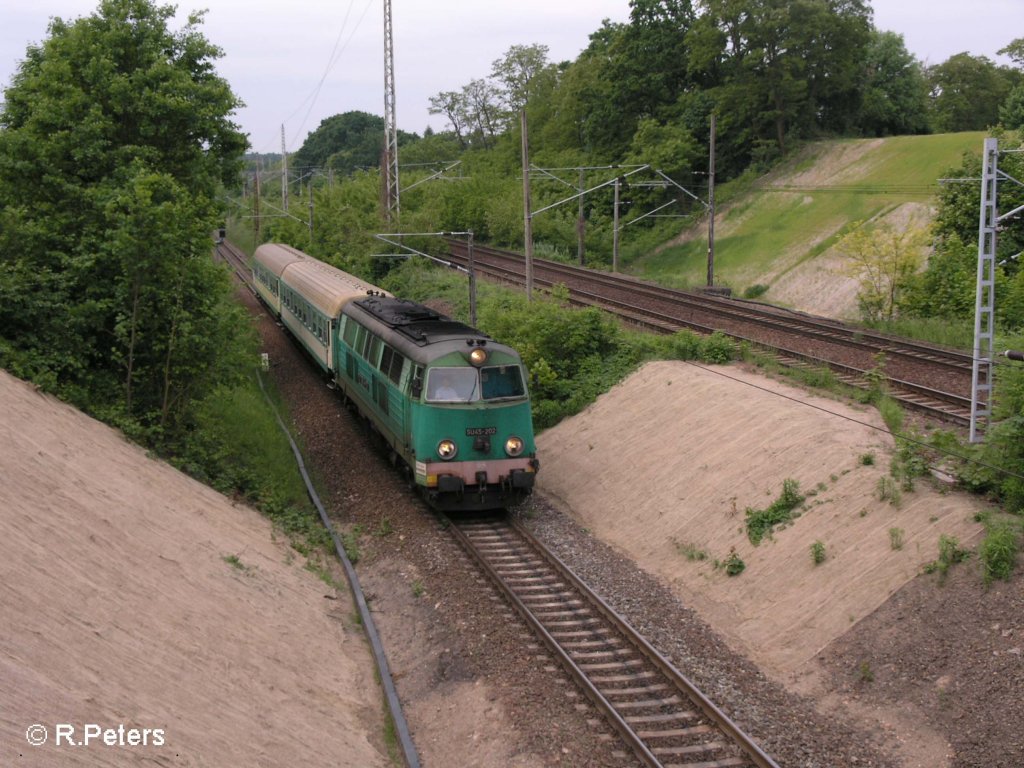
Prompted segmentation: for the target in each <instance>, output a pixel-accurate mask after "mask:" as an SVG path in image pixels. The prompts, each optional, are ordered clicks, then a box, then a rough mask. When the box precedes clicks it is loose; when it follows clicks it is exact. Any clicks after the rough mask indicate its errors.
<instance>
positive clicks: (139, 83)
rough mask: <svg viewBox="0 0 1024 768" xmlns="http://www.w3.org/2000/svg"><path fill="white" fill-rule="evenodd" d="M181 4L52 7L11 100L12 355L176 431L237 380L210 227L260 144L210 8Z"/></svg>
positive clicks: (7, 324)
mask: <svg viewBox="0 0 1024 768" xmlns="http://www.w3.org/2000/svg"><path fill="white" fill-rule="evenodd" d="M174 10H175V9H174V8H173V7H170V6H155V5H152V4H151V3H150V2H147V0H103V1H102V2H101V3H100V6H99V9H98V11H97V12H96V13H95V14H94V15H92V16H88V17H85V18H81V19H78V20H76V21H74V22H66V21H63V20H61V19H54V20H53V21H52V22H51V24H50V28H49V37H48V38H47V39H46V40H45V41H44V42H43V43H42V44H40V45H38V46H32V47H30V48H29V49H28V51H27V53H26V57H25V59H24V61H23V62H22V63H21V65H20V67H19V70H18V72H17V73H16V74H15V76H14V78H13V81H12V84H11V86H10V87H9V88H7V89H6V91H5V97H6V101H5V103H4V105H3V108H2V111H0V126H2V128H3V130H0V208H2V210H3V214H2V216H3V228H2V234H0V246H2V247H0V297H3V298H4V299H9V301H8V300H5V301H3V302H2V304H0V363H2V364H3V365H4V366H5V367H8V368H11V369H13V370H15V371H16V372H19V373H21V374H22V375H29V376H33V377H35V378H37V380H39V381H42V382H43V383H45V384H46V385H47V386H49V387H52V388H54V389H56V390H58V391H59V392H60V393H61V394H62V395H64V396H66V397H68V398H69V399H71V400H73V401H74V402H76V403H77V404H79V405H82V406H85V407H88V408H90V410H92V411H93V412H96V413H100V414H102V415H106V416H107V417H109V418H113V419H115V420H118V421H119V422H121V423H124V424H126V425H127V424H134V425H136V426H137V427H140V428H142V429H149V430H155V433H161V434H165V435H172V434H173V433H175V432H176V431H178V430H180V429H182V428H185V427H186V426H187V413H188V411H189V408H190V405H191V403H192V402H194V401H195V400H196V399H198V398H201V397H202V396H203V395H204V394H205V393H206V392H208V391H210V390H211V389H212V388H214V387H216V386H218V384H219V383H220V382H222V381H224V380H225V377H227V376H229V375H230V374H229V373H228V372H227V371H226V369H225V368H223V367H222V366H221V365H220V363H219V362H218V361H222V360H226V359H229V358H230V352H231V350H232V349H234V348H235V347H234V346H233V345H232V343H231V341H230V334H231V333H232V332H233V329H232V328H231V325H232V322H231V319H230V310H229V309H226V307H227V306H229V305H228V303H227V297H228V291H229V290H230V282H229V281H228V280H227V277H226V275H225V274H224V271H223V270H222V269H220V268H217V267H215V266H214V265H213V264H212V261H211V259H210V258H209V255H210V248H211V242H210V240H211V238H210V233H211V232H212V231H213V230H214V229H215V228H216V227H217V226H218V225H219V223H220V222H221V221H222V218H223V210H222V204H221V203H219V202H218V199H219V194H218V193H219V190H220V188H221V185H222V184H223V183H225V182H231V183H234V181H235V178H236V176H237V173H238V171H239V169H240V167H241V163H240V160H241V155H242V152H243V150H244V149H245V146H246V139H245V136H244V135H242V134H241V133H240V132H239V131H238V129H237V126H235V125H234V124H233V123H232V122H231V121H230V119H229V117H230V115H231V113H232V112H233V111H234V110H235V109H236V108H237V107H239V106H240V105H241V102H240V101H239V100H238V99H237V98H236V97H235V96H234V94H232V92H231V90H230V88H229V86H228V84H227V83H226V82H225V81H224V80H223V79H221V78H220V77H218V76H217V74H216V73H215V71H214V67H213V62H214V60H215V59H216V58H218V57H219V56H220V55H221V52H220V50H219V49H218V48H216V47H214V46H213V45H211V44H210V43H209V42H208V41H207V40H206V39H205V38H204V37H203V36H202V35H201V34H200V33H199V31H198V26H199V24H200V22H201V20H202V15H201V14H193V15H191V16H190V17H189V18H188V21H187V22H186V24H185V26H184V27H183V29H182V30H181V31H179V32H171V31H170V30H169V29H168V27H167V22H168V20H169V19H171V18H172V17H173V16H174ZM155 433H154V434H155Z"/></svg>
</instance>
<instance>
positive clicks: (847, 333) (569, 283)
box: [448, 240, 971, 425]
mask: <svg viewBox="0 0 1024 768" xmlns="http://www.w3.org/2000/svg"><path fill="white" fill-rule="evenodd" d="M448 243H449V246H450V249H451V259H452V261H453V262H455V263H457V264H460V265H462V266H465V265H467V264H468V254H467V250H468V249H467V246H466V243H465V242H463V241H460V240H449V241H448ZM474 268H475V270H476V271H477V272H479V273H482V274H485V275H488V276H489V277H491V278H493V279H496V280H499V281H501V282H505V283H510V284H514V285H523V284H524V283H525V264H524V261H523V257H522V256H521V255H520V254H516V253H511V252H507V251H501V250H498V249H494V248H487V247H481V246H477V247H475V248H474ZM534 283H535V285H538V286H539V287H542V288H548V289H550V288H553V287H554V286H556V285H558V284H562V285H564V286H566V288H568V290H569V300H570V301H571V302H572V303H574V304H577V305H580V306H597V307H601V308H603V309H606V310H608V311H611V312H613V313H615V314H617V315H619V316H620V317H622V318H623V319H624V320H625V321H626V322H629V323H631V324H633V325H637V326H640V327H642V328H645V329H647V330H652V331H655V332H659V333H674V332H675V331H678V330H680V329H682V328H689V329H691V330H695V331H697V332H699V333H711V332H713V331H720V332H723V333H725V334H726V335H728V336H730V337H732V338H733V339H735V340H736V341H738V342H743V343H746V344H749V345H751V346H754V347H757V348H760V349H763V350H765V351H767V352H768V353H769V354H771V355H772V356H773V357H774V358H775V359H776V360H777V361H778V362H779V363H780V364H781V365H785V366H787V367H827V368H829V369H831V370H833V371H834V372H835V374H836V376H837V378H838V379H839V380H840V381H842V382H843V383H845V384H847V385H849V386H851V387H854V388H857V389H865V390H867V389H870V388H871V387H872V386H873V383H872V382H873V380H874V379H875V378H877V377H876V376H875V371H876V370H878V368H879V367H880V366H882V369H883V371H884V373H885V375H886V381H887V383H888V386H889V388H890V392H891V395H892V396H893V397H894V398H895V399H897V400H898V401H900V402H901V403H903V404H904V405H905V406H906V407H908V408H911V409H914V410H917V411H920V412H923V413H927V414H928V415H929V416H932V417H934V418H939V419H942V420H945V421H948V422H951V423H954V424H958V425H966V424H968V423H969V421H970V411H971V401H970V397H969V392H970V376H971V356H970V355H969V354H966V353H964V352H961V351H959V350H953V349H947V348H944V347H939V346H936V345H929V344H923V343H920V342H914V341H912V340H905V339H898V338H895V337H891V336H887V335H885V334H880V333H875V332H872V331H867V330H864V329H858V328H852V327H849V326H846V325H844V324H842V323H838V322H836V321H832V320H828V319H825V318H816V317H811V316H808V315H803V314H801V313H794V312H789V311H787V310H781V309H778V308H774V307H768V306H766V305H761V304H758V303H756V302H750V301H744V300H737V299H726V298H721V297H717V296H711V295H705V294H699V293H692V292H686V291H679V290H674V289H669V288H661V287H659V286H654V285H650V284H648V283H644V282H642V281H639V280H636V279H635V278H630V277H625V276H622V275H611V274H607V273H602V272H595V271H593V270H588V269H582V268H580V267H574V266H571V265H566V264H560V263H558V262H551V261H545V260H535V261H534ZM880 361H881V362H880Z"/></svg>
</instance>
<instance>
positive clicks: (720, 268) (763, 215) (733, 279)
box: [630, 132, 985, 298]
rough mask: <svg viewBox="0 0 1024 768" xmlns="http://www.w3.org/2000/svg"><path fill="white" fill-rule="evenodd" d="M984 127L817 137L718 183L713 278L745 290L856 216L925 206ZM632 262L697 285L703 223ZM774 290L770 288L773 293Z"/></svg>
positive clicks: (803, 257)
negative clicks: (747, 179)
mask: <svg viewBox="0 0 1024 768" xmlns="http://www.w3.org/2000/svg"><path fill="white" fill-rule="evenodd" d="M984 137H985V134H984V133H981V132H974V133H955V134H941V135H935V136H899V137H893V138H887V139H874V140H872V139H858V140H836V141H827V142H820V143H816V144H813V145H811V146H809V147H807V148H806V149H805V150H803V151H802V152H800V153H798V154H797V155H796V156H795V157H794V158H792V159H791V160H790V161H789V162H788V163H786V164H785V165H784V166H783V167H781V168H779V169H776V170H775V171H773V172H772V173H771V174H770V175H768V176H766V177H763V178H761V179H759V180H757V182H755V183H754V184H752V185H748V188H747V189H739V188H737V185H735V184H733V185H732V186H731V187H730V185H724V186H723V187H722V188H721V191H720V198H721V199H726V200H728V202H727V203H726V204H724V205H722V206H720V207H719V213H718V216H717V217H716V219H715V230H716V236H715V282H716V283H721V284H724V285H731V286H732V288H733V290H734V291H735V292H737V293H741V292H742V291H743V290H744V289H745V288H746V287H748V286H750V285H753V284H755V283H764V284H770V283H772V282H773V281H774V280H777V279H778V278H779V277H781V276H782V275H783V274H785V273H786V272H788V271H790V270H792V269H794V268H796V267H797V266H798V265H800V264H803V263H805V262H807V261H808V260H812V259H815V258H817V257H819V256H821V255H822V254H823V253H826V252H827V251H828V249H829V247H831V246H832V245H834V244H835V242H836V241H837V240H838V239H839V238H840V237H842V236H843V235H845V234H846V233H847V232H848V231H850V229H851V228H852V226H853V225H855V224H856V223H857V222H860V221H866V220H869V219H872V218H874V217H877V216H880V215H885V214H886V213H888V212H890V211H893V210H895V209H896V208H897V207H899V206H901V205H904V204H906V203H917V204H919V206H928V205H929V204H931V203H932V202H933V199H934V194H935V192H936V190H937V189H938V179H939V178H941V177H942V176H943V175H944V174H945V172H946V171H947V170H948V169H950V168H951V167H954V166H958V165H959V164H960V160H961V157H962V155H963V153H964V152H974V153H979V152H980V151H981V147H982V142H983V139H984ZM630 271H632V272H634V273H636V274H639V275H643V276H645V277H648V278H652V279H655V280H659V281H663V282H666V283H669V284H674V285H690V286H696V285H703V284H704V281H705V277H706V274H707V223H706V222H702V223H700V224H699V225H698V226H696V227H694V228H692V229H690V230H688V231H686V232H684V233H683V234H682V236H681V238H680V239H679V241H678V242H676V243H673V244H670V245H668V246H667V247H665V248H663V249H661V250H659V251H658V252H656V253H653V254H651V255H649V256H647V257H644V258H642V259H640V260H638V261H637V262H635V263H633V264H632V265H631V266H630ZM769 298H770V297H769Z"/></svg>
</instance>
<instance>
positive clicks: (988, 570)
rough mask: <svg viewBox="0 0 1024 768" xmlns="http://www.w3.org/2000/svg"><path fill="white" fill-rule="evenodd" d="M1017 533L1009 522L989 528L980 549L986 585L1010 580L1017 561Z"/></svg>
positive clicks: (979, 555) (979, 553)
mask: <svg viewBox="0 0 1024 768" xmlns="http://www.w3.org/2000/svg"><path fill="white" fill-rule="evenodd" d="M1017 548H1018V542H1017V532H1016V531H1015V530H1014V526H1012V525H1011V524H1010V523H1008V522H1003V523H996V524H993V525H992V526H990V527H989V529H988V533H987V534H986V536H985V539H984V540H983V541H982V542H981V546H980V547H978V557H979V559H980V560H981V567H982V573H983V577H984V579H985V584H986V585H988V584H991V583H992V582H993V581H994V580H996V579H1003V580H1004V581H1006V580H1008V579H1009V578H1010V576H1011V574H1012V573H1013V568H1014V565H1016V561H1017Z"/></svg>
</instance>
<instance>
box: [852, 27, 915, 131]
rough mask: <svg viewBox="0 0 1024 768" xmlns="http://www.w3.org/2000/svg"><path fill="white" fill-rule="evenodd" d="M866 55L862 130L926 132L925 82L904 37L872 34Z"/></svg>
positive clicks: (894, 34)
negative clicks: (905, 43) (904, 41)
mask: <svg viewBox="0 0 1024 768" xmlns="http://www.w3.org/2000/svg"><path fill="white" fill-rule="evenodd" d="M866 54H867V58H866V60H865V63H864V97H863V104H862V107H861V115H860V126H861V130H863V131H864V132H865V133H866V134H869V135H873V136H888V135H900V134H908V133H924V132H926V131H927V129H928V83H927V81H926V80H925V78H924V73H923V71H922V69H921V65H920V64H918V62H917V60H916V59H915V58H914V57H913V56H912V55H911V54H910V53H909V52H908V51H907V48H906V46H905V45H904V43H903V35H898V34H896V33H895V32H877V31H875V32H873V33H872V35H871V42H870V44H869V45H868V48H867V52H866Z"/></svg>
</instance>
